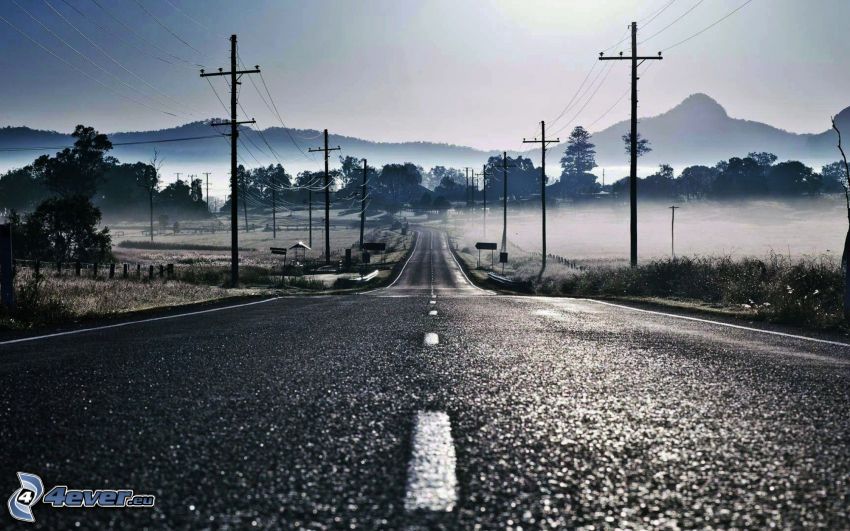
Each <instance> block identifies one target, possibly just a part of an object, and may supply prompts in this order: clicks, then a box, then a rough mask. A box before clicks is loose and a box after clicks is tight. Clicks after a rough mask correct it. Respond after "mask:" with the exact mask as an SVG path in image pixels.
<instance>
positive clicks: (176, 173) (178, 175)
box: [174, 171, 183, 183]
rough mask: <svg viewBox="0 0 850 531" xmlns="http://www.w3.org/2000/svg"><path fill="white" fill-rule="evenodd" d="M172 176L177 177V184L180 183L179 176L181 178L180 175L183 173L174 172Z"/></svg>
mask: <svg viewBox="0 0 850 531" xmlns="http://www.w3.org/2000/svg"><path fill="white" fill-rule="evenodd" d="M174 175H176V176H177V180H176V181H175V182H178V183H179V182H180V176H181V175H183V172H181V171H176V172H174Z"/></svg>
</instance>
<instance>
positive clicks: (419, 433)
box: [404, 411, 457, 512]
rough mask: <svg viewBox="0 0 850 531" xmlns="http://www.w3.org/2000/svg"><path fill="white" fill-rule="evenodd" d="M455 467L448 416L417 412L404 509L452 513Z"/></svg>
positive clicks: (454, 497)
mask: <svg viewBox="0 0 850 531" xmlns="http://www.w3.org/2000/svg"><path fill="white" fill-rule="evenodd" d="M456 464H457V459H456V457H455V447H454V442H453V441H452V432H451V422H450V421H449V416H448V415H447V414H445V413H444V412H442V411H419V412H418V413H417V414H416V425H415V426H414V428H413V452H412V454H411V456H410V463H409V464H408V466H407V493H406V495H405V498H404V508H405V509H406V510H408V511H416V510H426V511H439V512H451V511H452V509H454V506H455V503H457V476H456V475H455V465H456Z"/></svg>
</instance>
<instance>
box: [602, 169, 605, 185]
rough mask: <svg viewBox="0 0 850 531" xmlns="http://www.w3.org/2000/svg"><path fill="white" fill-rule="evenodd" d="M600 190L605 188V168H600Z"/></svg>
mask: <svg viewBox="0 0 850 531" xmlns="http://www.w3.org/2000/svg"><path fill="white" fill-rule="evenodd" d="M602 188H605V168H602Z"/></svg>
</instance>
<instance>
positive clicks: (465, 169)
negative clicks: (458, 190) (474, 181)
mask: <svg viewBox="0 0 850 531" xmlns="http://www.w3.org/2000/svg"><path fill="white" fill-rule="evenodd" d="M471 169H472V168H464V169H463V173H464V175H466V206H467V208H469V206H470V205H471V203H472V201H471V200H470V197H469V192H470V191H471V190H472V188H470V187H469V170H471Z"/></svg>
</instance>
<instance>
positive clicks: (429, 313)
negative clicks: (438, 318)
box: [428, 310, 437, 315]
mask: <svg viewBox="0 0 850 531" xmlns="http://www.w3.org/2000/svg"><path fill="white" fill-rule="evenodd" d="M428 315H437V310H431V311H430V312H428Z"/></svg>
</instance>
